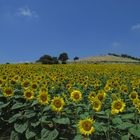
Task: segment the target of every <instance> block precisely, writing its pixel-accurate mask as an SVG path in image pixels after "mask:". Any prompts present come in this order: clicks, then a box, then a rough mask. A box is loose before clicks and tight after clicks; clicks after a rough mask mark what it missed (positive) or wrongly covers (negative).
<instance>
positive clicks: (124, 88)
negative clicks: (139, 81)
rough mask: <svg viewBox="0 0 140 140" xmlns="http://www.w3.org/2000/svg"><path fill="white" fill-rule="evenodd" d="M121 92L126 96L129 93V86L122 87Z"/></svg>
mask: <svg viewBox="0 0 140 140" xmlns="http://www.w3.org/2000/svg"><path fill="white" fill-rule="evenodd" d="M120 91H121V92H123V93H125V94H127V93H128V87H127V85H122V86H121V87H120Z"/></svg>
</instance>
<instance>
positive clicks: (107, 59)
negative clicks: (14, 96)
mask: <svg viewBox="0 0 140 140" xmlns="http://www.w3.org/2000/svg"><path fill="white" fill-rule="evenodd" d="M76 62H79V63H86V62H87V63H98V62H116V63H118V62H120V63H138V62H140V61H138V60H133V59H130V58H123V57H117V56H110V55H104V56H93V57H87V58H83V59H79V60H77V61H76Z"/></svg>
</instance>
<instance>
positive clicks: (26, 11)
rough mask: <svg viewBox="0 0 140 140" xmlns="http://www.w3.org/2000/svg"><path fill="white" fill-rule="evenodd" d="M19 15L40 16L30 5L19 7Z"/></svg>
mask: <svg viewBox="0 0 140 140" xmlns="http://www.w3.org/2000/svg"><path fill="white" fill-rule="evenodd" d="M17 15H18V16H21V17H29V18H38V17H39V16H38V14H37V13H36V11H33V10H31V9H30V8H29V7H22V8H19V9H18V12H17Z"/></svg>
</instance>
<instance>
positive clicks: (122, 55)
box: [108, 53, 140, 61]
mask: <svg viewBox="0 0 140 140" xmlns="http://www.w3.org/2000/svg"><path fill="white" fill-rule="evenodd" d="M108 55H112V56H117V57H123V58H130V59H133V60H138V61H140V58H138V57H134V56H131V55H128V54H120V55H119V54H116V53H108Z"/></svg>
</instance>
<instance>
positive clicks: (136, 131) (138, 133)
mask: <svg viewBox="0 0 140 140" xmlns="http://www.w3.org/2000/svg"><path fill="white" fill-rule="evenodd" d="M129 132H130V133H131V134H132V135H134V136H136V137H137V138H140V125H138V126H135V127H133V128H130V129H129Z"/></svg>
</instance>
